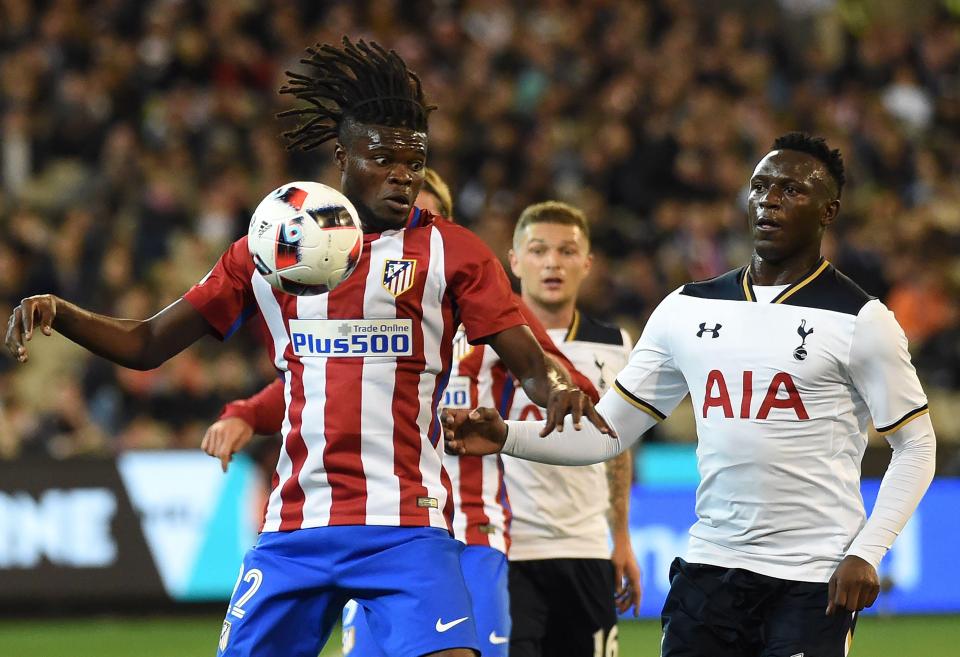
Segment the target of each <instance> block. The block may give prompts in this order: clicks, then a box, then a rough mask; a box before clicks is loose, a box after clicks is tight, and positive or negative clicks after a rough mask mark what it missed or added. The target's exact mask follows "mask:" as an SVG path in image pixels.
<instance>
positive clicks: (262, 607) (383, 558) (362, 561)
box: [217, 526, 479, 657]
mask: <svg viewBox="0 0 960 657" xmlns="http://www.w3.org/2000/svg"><path fill="white" fill-rule="evenodd" d="M462 551H463V544H462V543H460V542H459V541H457V540H454V539H453V538H452V537H451V536H450V535H449V534H448V533H447V532H446V531H444V530H442V529H436V528H432V527H379V526H343V527H315V528H312V529H298V530H295V531H291V532H270V533H265V534H262V535H261V536H260V539H259V540H258V541H257V545H256V546H255V547H253V548H252V549H250V550H249V551H248V552H247V554H246V556H245V557H244V559H243V568H242V570H241V572H240V577H239V579H238V580H237V586H236V588H235V589H234V591H233V596H232V597H231V600H230V606H229V607H228V608H227V616H226V619H225V620H224V622H223V627H222V629H221V632H220V643H219V650H218V653H217V654H218V655H222V656H223V657H261V656H262V657H268V656H269V657H275V656H276V655H284V657H316V656H317V653H319V652H320V649H321V648H322V647H323V645H324V644H325V643H326V642H327V639H328V638H329V636H330V632H331V631H332V630H333V627H334V625H336V622H337V619H338V618H339V616H340V612H341V611H342V610H343V606H344V604H346V602H347V600H350V599H351V598H352V599H355V600H357V601H358V602H359V603H360V604H361V605H363V607H364V609H366V610H367V622H368V624H369V625H370V629H371V632H373V633H374V635H375V636H377V637H378V641H379V644H380V646H381V648H382V649H383V651H384V652H385V653H386V654H388V655H391V657H419V656H420V655H424V654H427V653H431V652H436V651H439V650H445V649H449V648H472V649H474V650H477V649H478V647H479V645H478V643H477V634H476V629H475V626H474V619H473V610H472V607H471V603H470V594H469V593H468V592H467V587H466V584H465V583H464V581H463V575H462V574H461V571H460V553H461V552H462Z"/></svg>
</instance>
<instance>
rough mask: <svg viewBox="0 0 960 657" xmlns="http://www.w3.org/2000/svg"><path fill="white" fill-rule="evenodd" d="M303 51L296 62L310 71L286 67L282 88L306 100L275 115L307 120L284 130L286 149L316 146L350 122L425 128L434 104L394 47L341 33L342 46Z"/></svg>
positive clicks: (283, 91)
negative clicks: (385, 48)
mask: <svg viewBox="0 0 960 657" xmlns="http://www.w3.org/2000/svg"><path fill="white" fill-rule="evenodd" d="M307 55H308V56H307V57H305V58H304V59H301V60H300V63H301V64H306V65H307V66H310V67H312V68H313V69H314V72H313V75H303V74H300V73H294V72H292V71H287V72H286V73H287V84H285V85H284V86H283V87H281V89H280V93H282V94H292V95H294V96H296V97H297V98H298V99H300V100H304V101H306V102H307V103H309V104H310V107H301V108H297V109H291V110H286V111H284V112H280V113H279V114H278V115H277V116H278V117H285V116H298V117H304V118H305V119H306V121H305V122H304V123H302V124H301V125H299V126H298V127H297V128H295V129H293V130H290V131H287V132H284V133H283V136H284V137H286V138H287V139H288V144H287V148H288V149H293V148H297V147H299V148H300V149H302V150H305V151H309V150H311V149H314V148H316V147H317V146H319V145H320V144H322V143H324V142H326V141H329V140H330V139H334V138H335V137H338V136H339V134H340V131H341V129H342V127H343V125H344V124H346V123H349V122H351V121H356V122H358V123H372V124H376V125H386V126H390V127H393V128H409V129H411V130H416V131H418V132H426V130H427V116H428V115H429V114H430V112H431V111H433V110H435V109H436V107H435V106H433V105H427V102H426V99H425V98H424V94H423V88H422V86H421V84H420V78H419V77H418V76H417V74H416V73H414V72H413V71H411V70H409V69H408V68H407V65H406V64H405V63H404V61H403V60H402V59H401V58H400V56H399V55H398V54H397V53H396V52H394V51H393V50H391V51H390V52H387V51H386V50H384V49H383V48H382V47H381V46H380V45H379V44H377V43H375V42H373V41H371V42H370V43H366V42H365V41H364V40H363V39H360V40H359V41H357V43H355V44H354V43H352V42H351V41H350V39H348V38H347V37H343V45H342V47H341V48H336V47H334V46H331V45H329V44H323V45H320V44H317V45H316V46H315V47H313V48H307Z"/></svg>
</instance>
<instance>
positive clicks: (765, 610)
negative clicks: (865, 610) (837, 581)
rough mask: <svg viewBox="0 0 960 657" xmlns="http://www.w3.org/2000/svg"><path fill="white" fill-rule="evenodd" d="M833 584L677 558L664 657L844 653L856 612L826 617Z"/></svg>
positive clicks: (825, 656) (837, 656)
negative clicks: (829, 593)
mask: <svg viewBox="0 0 960 657" xmlns="http://www.w3.org/2000/svg"><path fill="white" fill-rule="evenodd" d="M826 608H827V585H826V584H820V583H816V582H796V581H792V580H785V579H777V578H776V577H768V576H766V575H760V574H758V573H754V572H751V571H749V570H743V569H740V568H721V567H720V566H711V565H707V564H698V563H687V562H686V561H684V560H683V559H674V561H673V564H672V565H671V566H670V592H669V593H668V594H667V599H666V601H665V602H664V604H663V613H662V615H661V623H662V625H663V643H662V648H661V653H660V654H661V657H795V656H796V655H803V657H845V655H846V654H847V651H848V650H849V649H850V643H851V641H852V640H853V628H854V625H855V623H856V614H853V613H851V612H843V613H835V614H833V615H831V616H825V615H824V611H825V610H826Z"/></svg>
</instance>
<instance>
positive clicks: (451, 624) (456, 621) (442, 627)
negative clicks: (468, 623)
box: [437, 616, 470, 632]
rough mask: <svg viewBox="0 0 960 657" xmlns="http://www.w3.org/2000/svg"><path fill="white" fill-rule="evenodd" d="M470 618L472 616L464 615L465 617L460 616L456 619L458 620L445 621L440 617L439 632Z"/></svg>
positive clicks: (438, 620)
mask: <svg viewBox="0 0 960 657" xmlns="http://www.w3.org/2000/svg"><path fill="white" fill-rule="evenodd" d="M468 618H470V617H469V616H464V617H463V618H458V619H456V620H452V621H450V622H449V623H444V622H443V619H441V618H438V619H437V632H446V631H447V630H449V629H450V628H451V627H453V626H455V625H459V624H460V623H462V622H463V621H465V620H467V619H468Z"/></svg>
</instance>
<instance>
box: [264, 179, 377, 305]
mask: <svg viewBox="0 0 960 657" xmlns="http://www.w3.org/2000/svg"><path fill="white" fill-rule="evenodd" d="M247 245H248V247H249V248H250V255H251V257H253V264H254V266H255V267H256V268H257V271H258V272H260V274H261V275H262V276H263V277H264V278H265V279H266V280H267V282H268V283H270V285H272V286H273V287H275V288H276V289H278V290H280V291H281V292H287V293H288V294H296V295H299V296H312V295H316V294H325V293H327V292H329V291H330V290H332V289H333V288H335V287H337V285H339V284H340V283H342V282H343V280H344V279H345V278H346V277H347V276H349V275H350V274H351V273H352V272H353V270H354V269H356V267H357V262H358V261H359V260H360V251H361V249H362V248H363V231H362V230H360V218H359V217H358V216H357V210H356V208H354V207H353V204H352V203H351V202H350V201H349V200H348V199H347V197H346V196H344V195H343V194H341V193H340V192H338V191H337V190H335V189H333V188H332V187H327V186H326V185H322V184H320V183H316V182H292V183H288V184H286V185H284V186H282V187H280V188H278V189H275V190H273V191H272V192H270V193H269V194H267V196H266V198H264V199H263V200H262V201H261V202H260V205H258V206H257V209H256V210H255V211H254V213H253V217H252V218H251V219H250V228H249V230H248V231H247Z"/></svg>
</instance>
